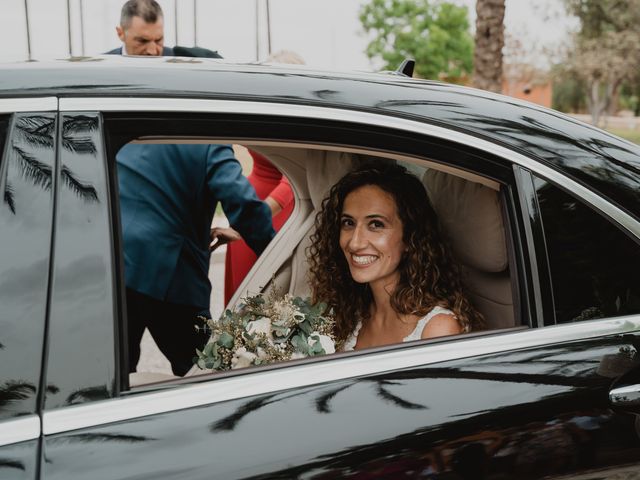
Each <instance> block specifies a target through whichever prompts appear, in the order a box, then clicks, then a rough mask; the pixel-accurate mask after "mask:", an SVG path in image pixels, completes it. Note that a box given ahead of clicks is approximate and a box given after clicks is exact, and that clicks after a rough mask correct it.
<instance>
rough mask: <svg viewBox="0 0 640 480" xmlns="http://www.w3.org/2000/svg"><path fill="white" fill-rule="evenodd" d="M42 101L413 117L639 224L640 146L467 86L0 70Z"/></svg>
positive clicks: (172, 62) (341, 78) (151, 68)
mask: <svg viewBox="0 0 640 480" xmlns="http://www.w3.org/2000/svg"><path fill="white" fill-rule="evenodd" d="M42 96H57V97H70V96H73V97H77V96H89V97H95V96H101V97H102V96H105V97H106V96H111V97H165V98H203V99H227V100H229V99H232V100H244V101H256V102H277V103H287V104H297V105H313V106H321V107H328V108H339V109H349V110H358V111H366V112H372V113H378V114H384V115H391V116H397V117H402V118H409V119H412V120H417V121H420V122H425V123H429V124H433V125H438V126H443V127H446V128H449V129H454V130H457V131H461V132H464V133H467V134H470V135H474V136H476V137H480V138H483V139H487V140H490V141H492V142H494V143H498V144H500V145H502V146H505V147H507V148H509V149H511V150H514V151H517V152H519V153H522V154H524V155H526V156H528V157H530V158H534V159H536V160H539V161H542V162H545V163H546V164H548V165H550V166H552V167H554V168H557V169H560V170H562V171H563V172H564V173H565V174H569V175H571V176H572V177H573V178H574V179H576V180H578V181H580V182H582V183H584V184H586V185H587V186H589V187H590V188H595V189H598V190H599V191H600V192H601V193H602V194H604V195H605V196H608V197H609V198H610V199H611V200H612V201H614V202H615V203H617V204H618V206H620V207H622V208H624V209H626V210H627V211H630V213H632V214H633V215H634V216H635V217H636V218H640V147H638V146H637V145H634V144H631V143H629V142H626V141H624V140H621V139H619V138H617V137H615V136H612V135H610V134H608V133H606V132H604V131H602V130H599V129H597V128H594V127H592V126H589V125H586V124H584V123H582V122H579V121H577V120H575V119H573V118H571V117H568V116H566V115H563V114H561V113H559V112H556V111H554V110H551V109H546V108H543V107H540V106H538V105H534V104H532V103H528V102H525V101H521V100H517V99H514V98H512V97H507V96H503V95H499V94H494V93H490V92H486V91H482V90H477V89H473V88H468V87H463V86H459V85H454V84H447V83H440V82H435V81H427V80H418V79H412V78H408V77H405V76H403V75H393V74H383V73H370V72H337V71H323V70H318V69H315V68H311V67H308V66H302V65H285V64H273V65H267V64H252V63H230V62H228V61H223V60H216V59H209V58H193V57H189V58H186V57H146V58H143V57H126V56H121V55H102V56H96V57H78V58H69V59H61V60H56V61H47V62H21V63H12V64H2V65H0V98H2V97H4V98H16V97H42ZM603 171H604V172H606V173H607V174H606V175H605V174H603V173H602V172H603ZM598 172H600V173H598ZM621 189H622V190H621ZM630 201H631V202H630Z"/></svg>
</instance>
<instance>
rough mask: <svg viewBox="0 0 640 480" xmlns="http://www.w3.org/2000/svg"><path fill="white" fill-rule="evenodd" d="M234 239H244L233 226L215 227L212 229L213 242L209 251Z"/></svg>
mask: <svg viewBox="0 0 640 480" xmlns="http://www.w3.org/2000/svg"><path fill="white" fill-rule="evenodd" d="M234 240H242V237H241V236H240V234H239V233H238V232H236V231H235V230H234V229H233V228H231V227H227V228H224V227H214V228H212V229H211V243H210V244H209V251H210V252H213V251H214V250H215V249H216V248H218V247H219V246H220V245H224V244H226V243H229V242H233V241H234Z"/></svg>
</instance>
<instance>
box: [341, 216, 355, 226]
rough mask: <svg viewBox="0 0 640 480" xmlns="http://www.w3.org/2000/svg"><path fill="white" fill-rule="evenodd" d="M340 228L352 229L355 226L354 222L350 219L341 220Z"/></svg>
mask: <svg viewBox="0 0 640 480" xmlns="http://www.w3.org/2000/svg"><path fill="white" fill-rule="evenodd" d="M340 226H341V227H342V228H345V227H352V226H353V220H351V219H350V218H343V219H342V220H340Z"/></svg>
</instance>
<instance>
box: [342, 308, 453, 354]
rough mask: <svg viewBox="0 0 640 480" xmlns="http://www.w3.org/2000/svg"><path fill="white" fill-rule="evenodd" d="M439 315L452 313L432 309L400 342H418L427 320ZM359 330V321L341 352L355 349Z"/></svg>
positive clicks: (360, 322) (360, 325)
mask: <svg viewBox="0 0 640 480" xmlns="http://www.w3.org/2000/svg"><path fill="white" fill-rule="evenodd" d="M441 313H446V314H449V315H453V312H452V311H451V310H449V309H446V308H443V307H433V309H432V310H431V311H430V312H429V313H427V314H426V315H425V316H424V317H422V318H421V319H420V320H418V323H417V324H416V328H414V329H413V332H411V333H410V334H409V335H407V336H406V337H404V338H403V339H402V341H403V342H411V341H413V340H420V338H421V337H422V331H423V330H424V329H425V327H426V326H427V323H429V320H431V319H432V318H433V317H435V316H436V315H439V314H441ZM361 328H362V321H359V322H358V324H357V325H356V328H355V329H354V330H353V333H352V334H351V335H349V338H347V340H346V341H345V342H344V345H343V346H342V351H343V352H350V351H352V350H353V349H354V348H355V346H356V343H357V341H358V334H359V333H360V329H361Z"/></svg>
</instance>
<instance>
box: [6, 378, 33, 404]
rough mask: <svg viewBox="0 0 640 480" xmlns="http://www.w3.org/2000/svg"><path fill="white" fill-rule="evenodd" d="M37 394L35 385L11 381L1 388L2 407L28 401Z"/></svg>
mask: <svg viewBox="0 0 640 480" xmlns="http://www.w3.org/2000/svg"><path fill="white" fill-rule="evenodd" d="M35 393H36V387H35V385H33V384H31V383H27V382H23V381H15V380H9V381H8V382H5V384H4V385H2V386H0V407H4V406H7V405H10V404H11V403H14V402H17V401H20V400H26V399H28V398H30V397H33V396H34V395H35Z"/></svg>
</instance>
